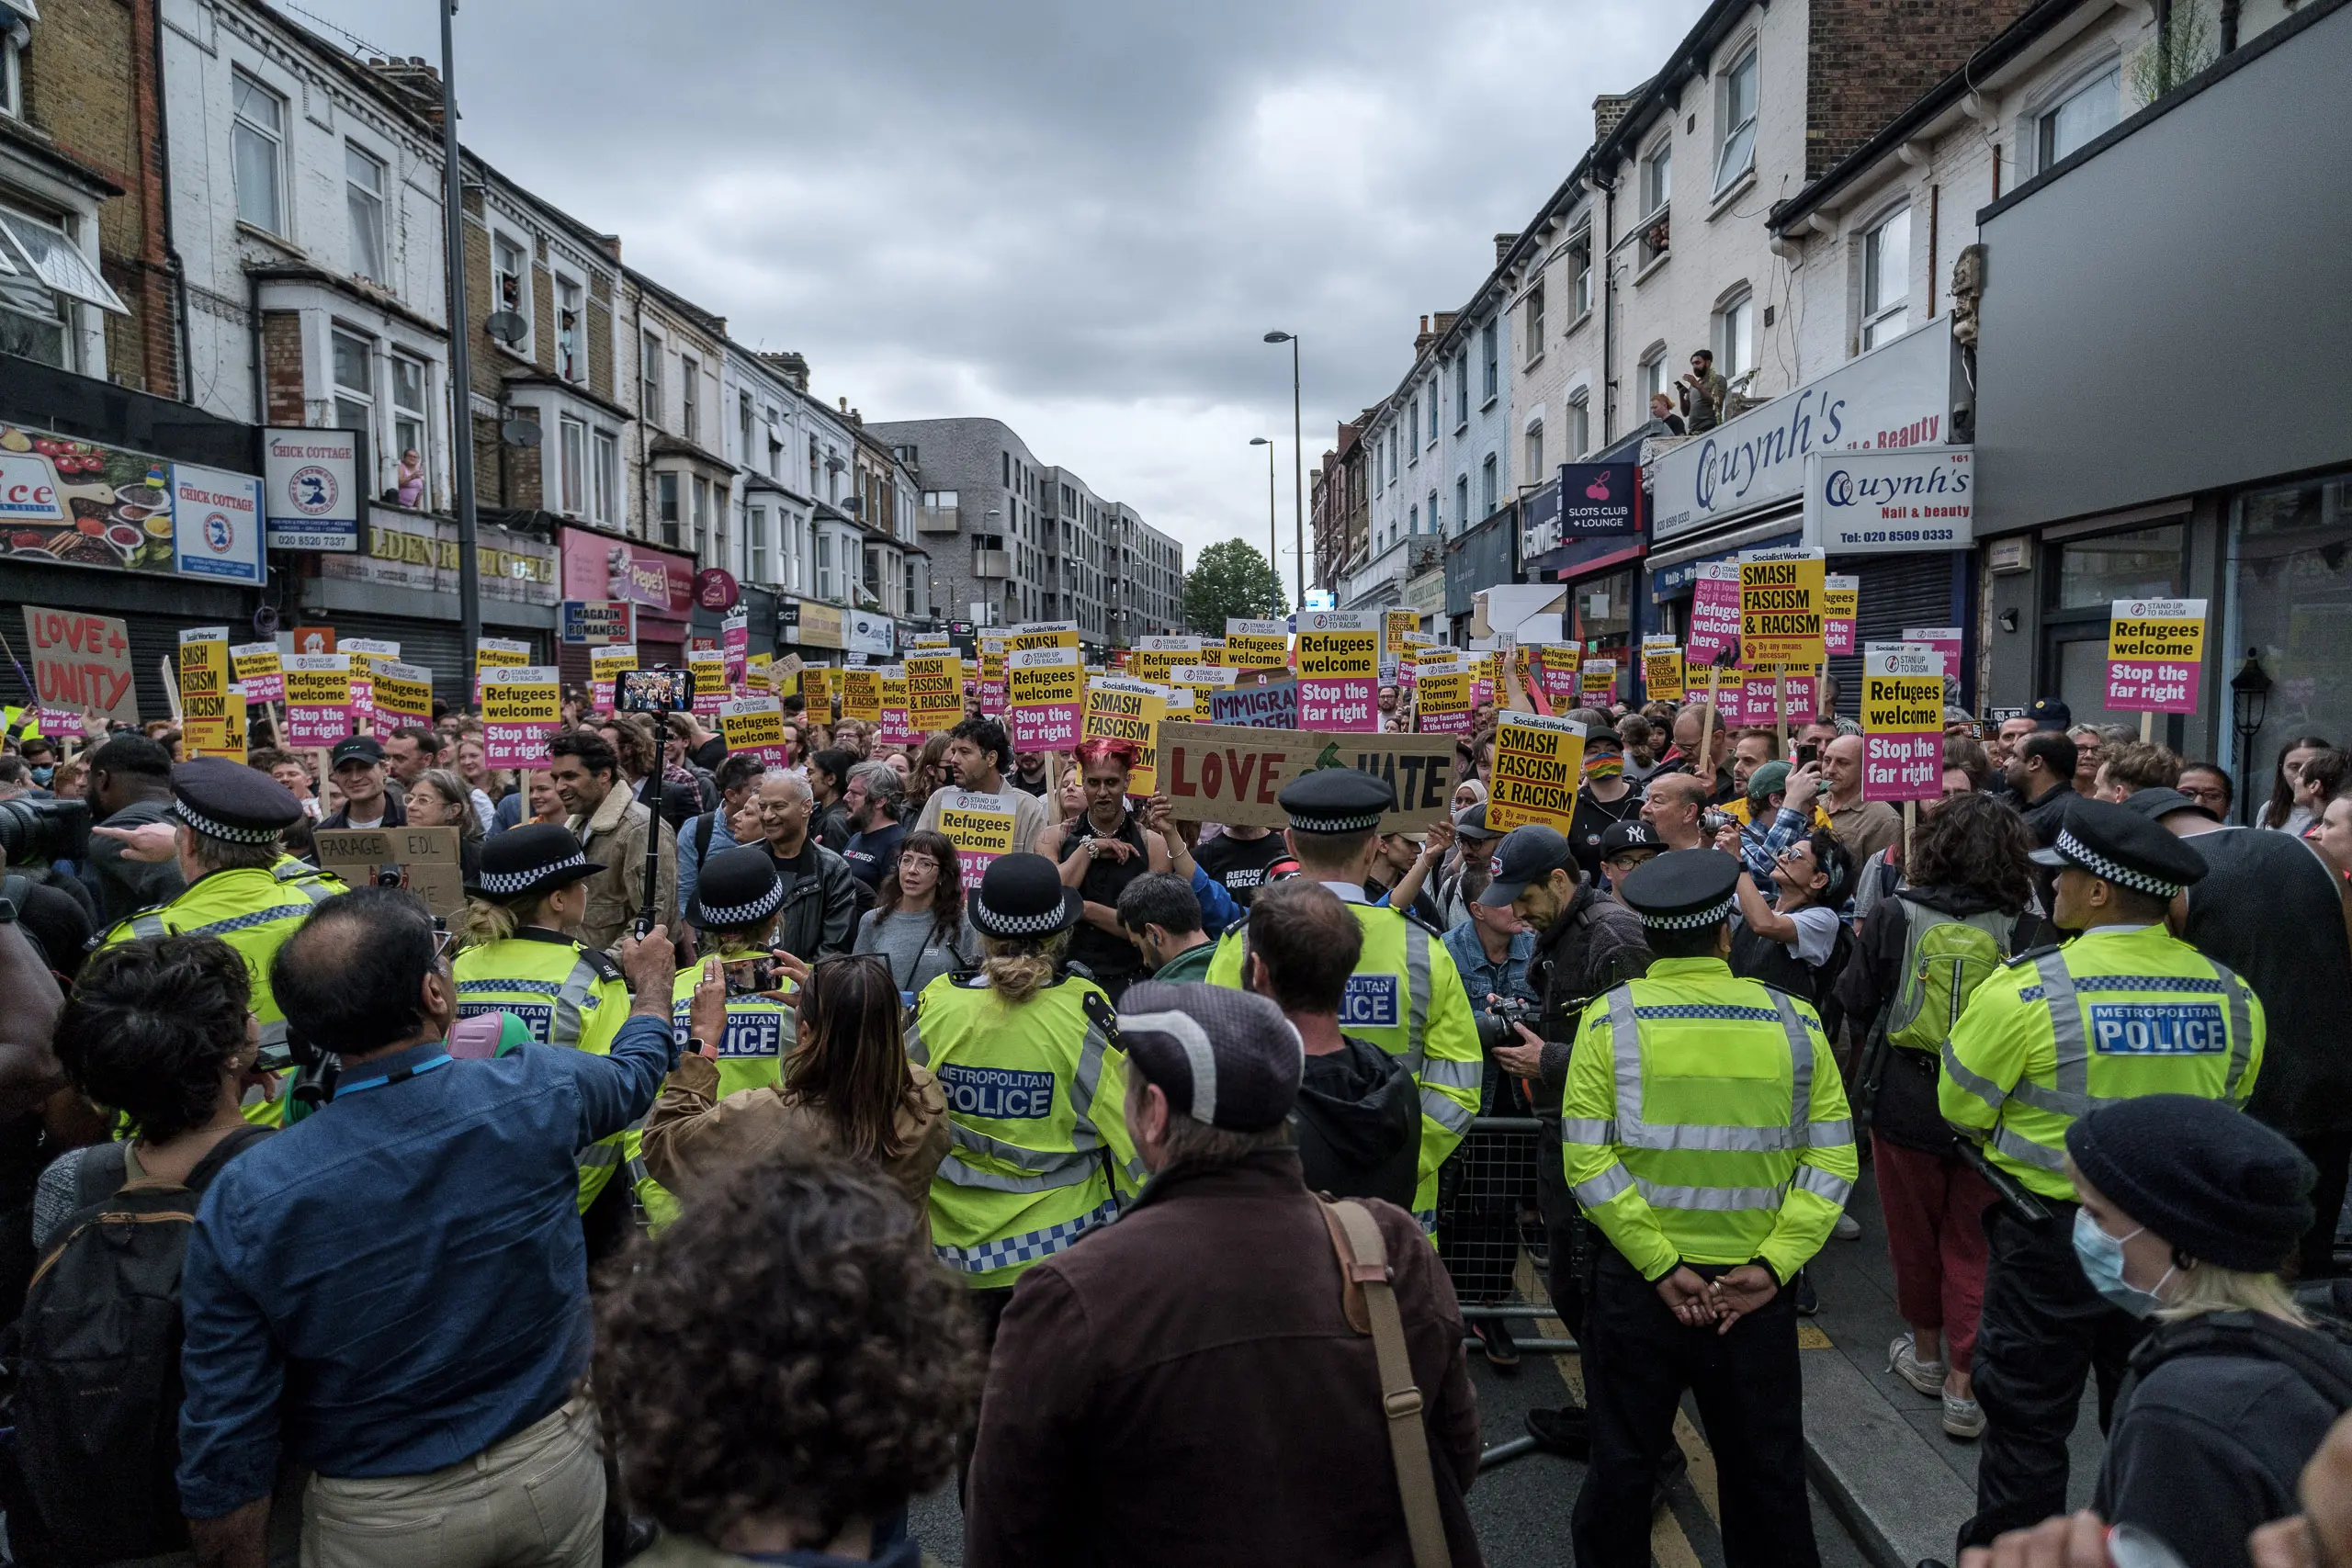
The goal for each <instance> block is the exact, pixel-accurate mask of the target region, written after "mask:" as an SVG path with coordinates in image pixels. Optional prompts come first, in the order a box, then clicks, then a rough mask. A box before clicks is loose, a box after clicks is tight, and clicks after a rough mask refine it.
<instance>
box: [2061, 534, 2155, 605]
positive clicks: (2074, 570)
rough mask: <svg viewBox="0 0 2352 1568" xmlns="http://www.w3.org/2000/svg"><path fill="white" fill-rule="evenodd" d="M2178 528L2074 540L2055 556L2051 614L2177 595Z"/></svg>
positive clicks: (2102, 535)
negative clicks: (2055, 597)
mask: <svg viewBox="0 0 2352 1568" xmlns="http://www.w3.org/2000/svg"><path fill="white" fill-rule="evenodd" d="M2180 540H2181V530H2180V525H2179V524H2177V523H2168V524H2165V525H2164V526H2162V527H2158V528H2134V529H2131V531H2129V532H2127V533H2121V534H2101V535H2100V536H2098V537H2097V538H2095V539H2078V540H2075V541H2074V542H2073V543H2071V544H2067V545H2062V546H2061V547H2059V551H2058V574H2057V578H2058V603H2057V604H2053V605H2052V606H2051V608H2052V609H2054V610H2092V609H2097V610H2104V609H2106V608H2107V607H2108V605H2109V604H2111V603H2113V602H2114V601H2115V600H2118V599H2162V598H2165V597H2166V596H2167V595H2169V594H2172V593H2175V592H2178V589H2179V581H2180V548H2181V544H2180Z"/></svg>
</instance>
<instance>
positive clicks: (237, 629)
mask: <svg viewBox="0 0 2352 1568" xmlns="http://www.w3.org/2000/svg"><path fill="white" fill-rule="evenodd" d="M220 624H221V623H220V622H217V621H216V622H209V623H208V622H205V621H202V620H197V619H192V618H188V617H183V616H178V615H138V614H136V613H133V614H128V615H124V616H123V617H122V625H123V629H124V630H125V631H126V632H128V633H129V634H130V673H131V676H132V678H133V682H134V683H135V684H136V686H137V687H138V691H139V716H140V718H141V720H145V719H153V718H169V717H171V716H172V699H173V694H171V693H168V692H166V691H165V690H164V660H166V659H169V660H173V661H174V663H173V667H174V668H175V669H176V668H178V662H177V661H178V660H179V656H180V633H181V632H183V631H185V630H187V628H188V627H190V626H206V625H214V626H218V625H220ZM252 636H253V628H252V627H251V626H238V625H236V624H235V623H233V622H232V623H229V640H230V641H231V642H243V641H246V640H247V639H249V638H250V637H252Z"/></svg>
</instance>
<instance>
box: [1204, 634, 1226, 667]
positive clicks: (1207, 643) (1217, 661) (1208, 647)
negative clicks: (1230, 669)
mask: <svg viewBox="0 0 2352 1568" xmlns="http://www.w3.org/2000/svg"><path fill="white" fill-rule="evenodd" d="M1200 662H1201V663H1203V664H1206V665H1209V666H1211V667H1212V668H1215V669H1218V670H1222V669H1225V668H1227V665H1226V662H1225V638H1223V637H1203V638H1201V657H1200Z"/></svg>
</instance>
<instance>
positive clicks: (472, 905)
mask: <svg viewBox="0 0 2352 1568" xmlns="http://www.w3.org/2000/svg"><path fill="white" fill-rule="evenodd" d="M604 869H605V868H604V867H603V866H602V865H600V864H597V863H595V862H593V861H591V860H589V859H588V857H587V855H586V854H585V853H584V852H582V849H581V847H580V840H577V839H575V838H573V837H572V836H571V832H570V831H569V830H568V829H565V828H564V827H563V826H562V825H561V824H560V823H553V822H545V823H541V822H534V823H527V824H526V825H524V826H522V827H519V828H511V829H507V830H506V831H505V832H503V833H501V834H499V835H498V836H497V837H496V838H494V839H492V840H489V841H488V842H487V843H485V844H484V845H483V846H482V851H481V875H480V877H479V878H478V879H477V881H476V883H475V884H474V885H473V886H469V887H468V888H467V889H466V912H465V914H464V915H463V917H461V919H460V920H459V922H458V944H459V947H458V957H457V961H456V963H454V964H451V965H450V971H451V973H452V975H453V976H455V977H456V979H457V983H458V1017H460V1018H471V1017H473V1016H474V1015H476V1014H478V1013H486V1012H503V1013H506V1014H508V1015H510V1016H511V1017H514V1018H515V1019H519V1020H520V1021H522V1022H523V1024H524V1025H525V1026H526V1028H528V1029H529V1030H530V1032H531V1038H532V1040H533V1041H534V1042H535V1043H538V1044H541V1045H569V1046H571V1048H572V1049H574V1050H577V1051H587V1052H592V1053H594V1055H599V1056H605V1055H611V1054H612V1048H613V1037H614V1036H615V1035H616V1034H618V1033H619V1032H620V1031H621V1025H622V1024H623V1023H624V1022H626V1021H628V1008H629V997H628V982H627V981H625V980H623V979H622V978H621V967H620V965H619V964H616V963H615V962H614V961H613V959H612V957H611V955H609V954H607V953H602V952H600V951H598V950H596V949H594V948H591V947H586V946H583V945H582V944H581V942H578V941H577V940H575V939H574V938H573V937H572V936H571V934H570V933H571V932H572V931H578V930H579V929H580V921H581V919H582V918H583V917H584V916H585V915H586V914H587V913H588V879H589V878H590V877H592V876H594V875H595V874H597V873H598V872H600V871H602V870H604ZM626 1136H627V1137H628V1139H629V1140H630V1141H631V1142H633V1141H634V1139H635V1134H626ZM623 1140H624V1134H614V1135H613V1136H612V1137H609V1138H606V1139H605V1140H604V1141H603V1142H601V1143H595V1144H591V1145H588V1146H587V1147H586V1148H584V1149H582V1150H581V1151H580V1213H581V1217H582V1224H583V1225H584V1226H585V1227H586V1229H587V1233H588V1256H589V1260H590V1261H591V1262H594V1261H596V1260H598V1259H600V1258H604V1257H605V1255H606V1254H608V1253H609V1252H611V1251H613V1250H614V1249H616V1248H617V1247H619V1246H620V1245H621V1243H622V1242H624V1241H626V1240H627V1239H628V1230H629V1226H630V1219H631V1216H630V1203H629V1201H628V1189H627V1184H626V1183H615V1182H614V1181H613V1172H614V1170H615V1169H616V1168H618V1167H619V1166H620V1164H621V1162H622V1160H623V1158H624V1157H625V1155H624V1152H623V1149H622V1144H623Z"/></svg>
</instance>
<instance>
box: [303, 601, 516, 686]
mask: <svg viewBox="0 0 2352 1568" xmlns="http://www.w3.org/2000/svg"><path fill="white" fill-rule="evenodd" d="M329 624H330V625H332V626H334V635H335V638H336V640H337V641H338V642H340V641H341V640H342V639H343V638H345V637H381V638H382V639H383V640H384V641H386V642H396V643H399V644H400V645H401V663H403V664H422V665H424V667H425V668H426V669H428V670H430V671H433V694H434V695H435V696H436V697H439V698H440V699H441V700H442V701H443V702H445V703H447V704H448V705H450V706H451V707H453V708H454V707H463V706H468V705H470V704H471V701H472V693H471V692H470V691H469V689H468V683H469V681H470V679H471V676H472V671H473V662H474V661H473V658H472V654H471V650H469V649H468V648H467V647H466V639H465V629H464V628H463V627H462V626H458V624H457V623H455V622H452V621H412V620H405V619H401V618H399V617H396V616H391V615H353V614H352V613H351V612H350V611H348V610H337V611H336V612H334V615H332V616H330V617H329ZM483 635H484V636H485V637H488V636H492V635H495V634H494V633H492V632H491V631H489V630H487V629H485V631H484V632H483Z"/></svg>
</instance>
